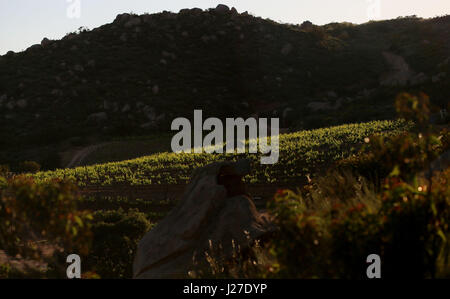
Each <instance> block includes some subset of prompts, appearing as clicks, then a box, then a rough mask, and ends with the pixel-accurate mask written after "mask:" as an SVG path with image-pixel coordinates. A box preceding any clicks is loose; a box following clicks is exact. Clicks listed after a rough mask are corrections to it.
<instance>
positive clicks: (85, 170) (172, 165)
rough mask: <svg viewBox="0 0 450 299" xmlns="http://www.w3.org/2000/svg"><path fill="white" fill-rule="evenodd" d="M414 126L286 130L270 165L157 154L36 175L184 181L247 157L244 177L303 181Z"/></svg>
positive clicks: (84, 180)
mask: <svg viewBox="0 0 450 299" xmlns="http://www.w3.org/2000/svg"><path fill="white" fill-rule="evenodd" d="M411 126H412V124H411V123H409V122H406V121H402V120H397V121H373V122H369V123H362V124H349V125H342V126H336V127H332V128H323V129H317V130H312V131H301V132H296V133H290V134H282V135H280V137H279V144H280V145H279V147H280V159H279V161H278V163H276V164H274V165H269V166H267V165H261V164H260V160H259V159H260V157H261V155H260V154H249V153H246V154H240V155H234V154H206V153H203V154H186V153H181V154H177V153H157V154H154V155H151V156H147V157H142V158H138V159H134V160H128V161H122V162H112V163H106V164H101V165H93V166H87V167H78V168H75V169H57V170H55V171H48V172H40V173H37V174H36V175H34V176H33V177H34V178H36V179H37V180H48V179H51V178H55V177H59V178H68V179H69V178H70V179H74V180H75V181H76V182H77V184H78V185H79V186H87V185H150V184H183V183H186V182H187V181H188V180H189V178H190V174H191V173H192V171H193V170H194V169H195V168H197V167H202V166H205V165H207V164H209V163H212V162H217V161H222V160H233V159H238V158H243V157H245V158H248V159H250V160H251V161H253V164H254V167H253V169H254V171H253V172H252V173H251V174H250V175H248V176H246V177H245V178H244V179H245V181H246V182H247V183H279V182H283V183H286V182H298V181H299V180H300V181H304V180H305V178H306V175H307V174H310V173H312V172H316V171H317V170H318V169H320V168H324V167H326V166H328V164H329V163H330V162H331V161H337V160H340V159H342V158H344V157H347V156H349V155H350V154H352V153H356V152H357V146H358V144H360V143H362V142H363V141H364V139H365V138H366V137H368V136H371V135H373V134H382V135H384V136H392V135H397V134H399V133H401V132H403V131H405V130H408V129H409V128H411Z"/></svg>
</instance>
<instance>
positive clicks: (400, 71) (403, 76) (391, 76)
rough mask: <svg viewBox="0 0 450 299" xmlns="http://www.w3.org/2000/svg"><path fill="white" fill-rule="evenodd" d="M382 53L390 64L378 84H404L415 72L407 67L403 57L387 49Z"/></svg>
mask: <svg viewBox="0 0 450 299" xmlns="http://www.w3.org/2000/svg"><path fill="white" fill-rule="evenodd" d="M382 54H383V57H384V59H385V60H386V62H387V63H388V65H389V66H390V71H389V73H387V74H385V75H384V76H383V77H382V79H381V81H380V85H382V86H405V85H406V84H407V83H408V82H409V81H410V80H411V78H413V76H414V75H415V72H414V71H413V70H412V69H411V68H410V67H409V65H408V63H406V61H405V59H404V58H403V57H401V56H399V55H396V54H394V53H391V52H387V51H386V52H383V53H382Z"/></svg>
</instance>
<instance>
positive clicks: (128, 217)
mask: <svg viewBox="0 0 450 299" xmlns="http://www.w3.org/2000/svg"><path fill="white" fill-rule="evenodd" d="M150 227H151V224H150V222H149V221H148V220H147V219H146V218H145V214H143V213H141V212H139V211H138V210H135V209H130V210H128V211H127V212H125V211H124V210H122V209H118V210H115V211H97V212H95V213H94V224H93V227H92V232H93V234H94V236H93V240H94V241H93V245H92V251H91V252H90V255H89V258H88V259H86V262H85V265H86V267H87V268H88V269H91V270H92V271H94V272H95V273H97V274H98V275H100V277H102V278H131V277H132V265H133V259H134V256H135V254H136V249H137V244H138V242H139V241H140V239H141V238H142V236H143V235H144V234H145V233H146V232H147V231H148V230H149V229H150Z"/></svg>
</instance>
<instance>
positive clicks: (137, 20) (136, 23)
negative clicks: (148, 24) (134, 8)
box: [124, 17, 141, 28]
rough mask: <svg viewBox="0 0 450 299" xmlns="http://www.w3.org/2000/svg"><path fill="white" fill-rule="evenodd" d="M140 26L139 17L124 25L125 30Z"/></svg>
mask: <svg viewBox="0 0 450 299" xmlns="http://www.w3.org/2000/svg"><path fill="white" fill-rule="evenodd" d="M139 24H141V19H140V18H139V17H133V18H131V19H130V20H129V21H128V22H126V23H125V25H124V27H125V28H131V27H134V26H137V25H139Z"/></svg>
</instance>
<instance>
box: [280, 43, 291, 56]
mask: <svg viewBox="0 0 450 299" xmlns="http://www.w3.org/2000/svg"><path fill="white" fill-rule="evenodd" d="M293 49H294V47H293V46H292V44H290V43H288V44H285V45H284V46H283V48H282V49H281V54H283V55H284V56H286V55H289V53H291V52H292V50H293Z"/></svg>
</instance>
